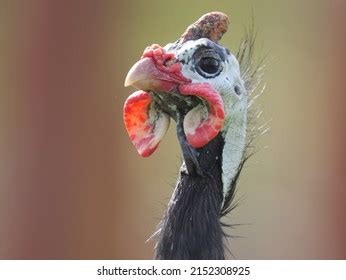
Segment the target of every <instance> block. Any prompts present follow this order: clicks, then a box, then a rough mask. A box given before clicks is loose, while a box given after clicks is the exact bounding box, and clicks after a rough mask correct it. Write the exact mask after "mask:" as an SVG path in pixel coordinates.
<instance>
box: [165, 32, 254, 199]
mask: <svg viewBox="0 0 346 280" xmlns="http://www.w3.org/2000/svg"><path fill="white" fill-rule="evenodd" d="M215 45H216V44H215V43H213V42H211V41H210V40H208V39H206V38H201V39H199V40H196V41H193V40H191V41H187V42H185V43H184V44H183V45H182V46H179V47H178V48H177V47H176V45H174V44H168V45H167V46H166V47H165V49H166V50H167V51H169V52H174V53H175V55H176V57H177V59H178V60H179V61H180V62H181V63H182V74H183V75H184V76H185V77H186V78H189V79H191V80H192V83H205V82H207V83H209V84H210V85H212V86H213V88H214V89H215V90H216V91H217V92H219V94H220V95H221V97H222V99H223V102H224V110H225V113H226V116H225V123H224V127H223V129H222V134H223V137H224V141H225V145H224V149H223V153H222V182H223V194H224V197H225V196H226V194H227V193H228V191H229V188H230V185H231V182H232V180H233V178H234V176H235V175H236V173H237V171H238V168H239V165H240V164H241V161H242V159H243V154H244V150H245V145H246V125H247V107H248V95H247V92H246V90H245V86H244V81H243V80H242V78H241V74H240V69H239V63H238V61H237V59H236V58H235V56H234V55H233V54H232V53H229V52H228V51H227V50H226V49H225V48H223V47H222V46H220V45H217V46H218V47H219V48H220V50H221V51H222V52H223V55H224V61H222V62H221V66H222V71H221V73H220V74H219V75H217V76H216V77H209V78H206V77H203V76H201V75H200V74H199V73H198V72H197V71H194V67H195V65H194V60H193V54H194V52H195V51H196V49H197V48H198V47H199V46H206V47H212V46H215ZM236 87H237V92H236V90H235V88H236Z"/></svg>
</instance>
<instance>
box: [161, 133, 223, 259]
mask: <svg viewBox="0 0 346 280" xmlns="http://www.w3.org/2000/svg"><path fill="white" fill-rule="evenodd" d="M223 144H224V142H223V138H222V136H221V133H220V134H219V135H218V136H217V137H216V138H215V139H214V140H213V141H211V142H210V143H209V144H208V145H206V146H205V147H203V148H201V149H199V150H198V152H199V155H198V157H199V163H200V165H201V168H202V169H203V170H205V171H207V172H206V174H205V175H204V176H200V175H197V174H192V175H191V174H188V172H187V171H186V168H185V165H184V163H183V165H182V167H181V170H180V176H179V178H178V181H177V185H176V188H175V190H174V192H173V195H172V197H171V200H170V202H169V205H168V209H167V211H166V213H165V215H164V217H163V219H162V221H161V223H160V225H159V230H158V233H157V237H158V241H157V244H156V254H155V257H156V259H224V258H225V254H224V246H223V232H222V228H221V224H220V221H219V219H220V209H221V207H222V201H223V194H222V178H221V170H222V168H221V162H222V158H221V156H222V149H223Z"/></svg>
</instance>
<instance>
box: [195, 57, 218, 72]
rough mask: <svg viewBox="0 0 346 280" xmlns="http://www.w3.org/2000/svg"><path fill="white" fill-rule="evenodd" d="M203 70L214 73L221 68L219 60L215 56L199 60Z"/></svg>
mask: <svg viewBox="0 0 346 280" xmlns="http://www.w3.org/2000/svg"><path fill="white" fill-rule="evenodd" d="M199 67H200V68H201V70H202V71H203V72H205V73H208V74H214V73H216V72H217V71H218V70H219V61H218V60H217V59H215V58H211V57H204V58H202V59H201V60H200V61H199Z"/></svg>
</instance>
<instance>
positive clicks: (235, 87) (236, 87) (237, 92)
mask: <svg viewBox="0 0 346 280" xmlns="http://www.w3.org/2000/svg"><path fill="white" fill-rule="evenodd" d="M234 91H235V93H236V94H237V95H241V88H240V86H238V85H236V86H234Z"/></svg>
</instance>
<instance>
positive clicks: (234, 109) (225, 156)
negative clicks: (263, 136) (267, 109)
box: [222, 100, 247, 197]
mask: <svg viewBox="0 0 346 280" xmlns="http://www.w3.org/2000/svg"><path fill="white" fill-rule="evenodd" d="M227 116H228V118H227V121H226V123H225V130H224V139H225V146H224V149H223V151H222V183H223V196H224V197H225V196H226V194H227V193H228V191H229V189H230V186H231V182H232V180H233V178H234V176H235V175H236V174H237V172H238V168H239V165H240V163H241V161H242V159H243V154H244V150H245V143H246V124H247V100H242V101H241V102H236V103H235V104H234V105H233V106H231V107H230V109H229V110H228V112H227Z"/></svg>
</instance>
